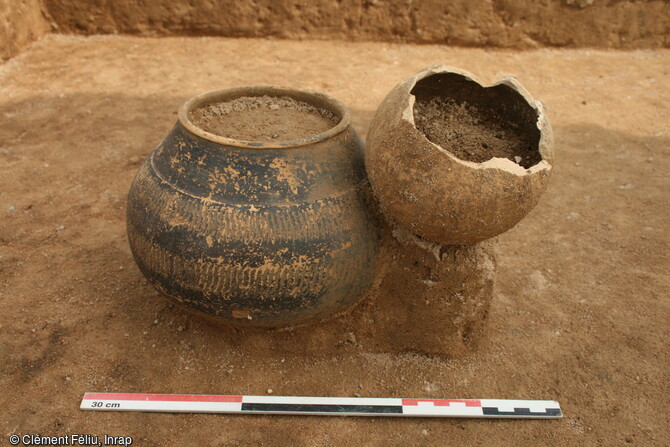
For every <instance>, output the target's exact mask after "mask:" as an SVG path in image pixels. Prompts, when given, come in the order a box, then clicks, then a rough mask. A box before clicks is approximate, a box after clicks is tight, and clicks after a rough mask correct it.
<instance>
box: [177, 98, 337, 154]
mask: <svg viewBox="0 0 670 447" xmlns="http://www.w3.org/2000/svg"><path fill="white" fill-rule="evenodd" d="M189 119H190V120H191V122H193V124H195V125H196V126H198V127H200V128H202V129H204V130H206V131H207V132H210V133H213V134H216V135H219V136H222V137H226V138H232V139H235V140H243V141H254V142H264V143H267V142H277V141H293V140H301V139H303V138H308V137H311V136H314V135H318V134H321V133H323V132H326V131H328V130H330V129H331V128H333V127H334V126H335V125H336V124H337V122H338V121H339V119H338V118H337V117H336V116H335V115H334V114H333V113H331V112H330V111H328V110H325V109H321V108H318V107H315V106H313V105H311V104H308V103H306V102H302V101H297V100H295V99H293V98H290V97H288V96H277V97H274V96H243V97H240V98H236V99H233V100H230V101H225V102H218V103H212V104H207V105H205V106H203V107H200V108H198V109H195V110H193V111H191V112H190V113H189Z"/></svg>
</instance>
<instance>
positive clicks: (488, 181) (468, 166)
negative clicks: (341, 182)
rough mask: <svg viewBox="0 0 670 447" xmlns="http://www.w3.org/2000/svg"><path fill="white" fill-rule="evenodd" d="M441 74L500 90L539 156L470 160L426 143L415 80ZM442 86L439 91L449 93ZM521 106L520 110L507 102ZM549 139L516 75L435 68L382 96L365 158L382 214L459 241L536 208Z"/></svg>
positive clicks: (493, 231) (497, 230) (424, 233)
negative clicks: (490, 76)
mask: <svg viewBox="0 0 670 447" xmlns="http://www.w3.org/2000/svg"><path fill="white" fill-rule="evenodd" d="M444 75H448V76H450V77H455V78H458V79H459V80H467V81H468V82H470V81H471V82H474V83H476V84H477V85H478V86H479V88H480V89H481V91H484V90H487V89H493V90H496V91H503V92H504V94H505V95H501V96H503V98H506V99H507V100H508V101H509V103H508V104H507V105H506V107H507V108H506V110H508V111H509V110H513V109H514V108H515V107H518V108H523V109H524V110H525V111H526V115H527V116H532V119H529V122H530V124H531V125H533V126H535V127H536V131H537V132H538V135H539V136H538V142H537V150H538V153H539V155H540V157H541V160H540V161H539V162H538V163H537V164H535V165H534V166H532V167H530V168H528V169H525V168H523V167H521V166H520V165H518V164H516V163H514V162H513V161H510V160H507V159H503V158H491V159H490V160H488V161H486V162H483V163H475V162H470V161H464V160H461V159H459V158H457V157H456V156H455V155H453V154H452V153H450V152H448V151H446V150H445V149H443V148H442V147H440V146H438V145H437V144H435V143H433V142H431V141H429V140H428V138H426V136H425V135H424V134H423V132H421V131H420V130H419V129H417V128H416V126H415V123H414V111H413V108H414V99H415V98H414V95H413V93H412V91H413V89H414V88H415V87H416V86H417V84H418V83H419V82H421V81H423V80H425V79H429V78H431V77H433V76H444ZM447 85H448V84H447ZM442 88H443V89H444V90H443V91H439V90H438V92H437V93H445V91H446V92H447V93H448V92H449V89H448V87H442ZM456 94H458V92H456ZM510 97H512V98H513V99H514V100H515V101H510ZM519 103H521V104H522V105H523V107H522V106H521V105H518V106H513V105H512V104H519ZM526 109H527V110H526ZM553 144H554V143H553V132H552V129H551V125H550V124H549V119H548V117H547V114H546V111H545V109H544V106H543V104H542V103H541V102H539V101H535V100H534V99H533V98H532V97H531V96H530V94H529V93H528V92H527V91H526V90H525V89H524V88H523V86H521V84H519V83H518V81H516V80H515V79H513V78H504V79H502V80H500V81H498V82H497V83H495V84H493V85H490V86H487V85H486V84H484V83H482V82H480V81H478V80H477V79H476V78H475V77H474V76H473V75H472V74H470V73H468V72H465V71H463V70H460V69H457V68H454V67H448V66H434V67H430V68H428V69H426V70H423V71H421V72H419V73H417V74H416V75H414V76H412V77H410V78H409V79H407V80H406V81H404V82H402V83H401V84H398V85H397V86H395V87H394V88H393V90H391V91H390V92H389V93H388V95H387V96H386V98H384V100H383V101H382V103H381V105H380V106H379V108H378V109H377V111H376V113H375V116H374V117H373V119H372V121H371V123H370V129H369V132H368V137H367V144H366V153H365V158H366V160H365V161H366V167H367V172H368V175H369V177H370V182H371V184H372V188H373V190H374V192H375V194H376V196H377V198H378V200H379V204H380V207H381V208H382V210H383V211H384V213H385V214H386V215H387V216H389V217H390V218H392V220H394V221H395V222H398V223H399V224H400V225H401V226H402V227H404V228H406V229H407V230H409V231H410V232H411V233H413V234H415V235H418V236H421V237H422V238H424V239H428V240H430V241H434V242H438V243H440V244H445V245H462V244H473V243H477V242H480V241H483V240H485V239H488V238H491V237H494V236H497V235H499V234H501V233H503V232H505V231H507V230H509V229H510V228H512V227H513V226H514V225H516V224H517V223H518V222H519V221H520V220H521V219H523V217H524V216H526V214H528V213H529V212H530V210H532V209H533V207H535V205H536V204H537V203H538V201H539V200H540V197H541V196H542V194H543V193H544V191H545V189H546V188H547V184H548V182H549V178H550V175H551V170H552V161H553Z"/></svg>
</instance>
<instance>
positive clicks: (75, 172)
mask: <svg viewBox="0 0 670 447" xmlns="http://www.w3.org/2000/svg"><path fill="white" fill-rule="evenodd" d="M669 47H670V3H668V2H667V1H659V0H657V1H654V0H649V1H633V0H622V1H600V0H546V1H543V2H533V3H530V2H523V1H521V0H485V1H482V2H469V1H455V2H449V3H448V4H445V3H443V2H439V1H436V0H427V1H421V2H418V1H417V2H412V1H383V0H378V1H375V0H370V1H365V2H363V1H354V0H350V1H347V0H341V1H337V2H326V1H315V2H310V3H301V2H292V1H286V0H280V1H272V0H258V1H240V2H233V1H212V0H190V1H187V0H173V1H167V0H146V1H144V2H141V5H139V2H130V1H129V0H122V1H118V2H111V1H97V2H87V1H84V0H44V1H40V0H22V1H16V0H0V59H1V60H2V62H1V63H0V359H1V362H0V390H1V391H2V392H1V393H0V408H2V411H1V412H0V443H2V445H9V444H8V441H7V438H8V437H9V436H10V435H12V434H19V435H23V434H30V433H34V434H42V435H53V436H57V435H63V434H73V433H82V434H84V433H87V434H93V435H97V436H101V437H102V435H103V434H109V435H116V436H121V435H125V436H132V437H133V438H134V440H135V443H134V445H147V446H168V445H203V446H247V445H248V446H252V445H264V446H274V445H296V446H330V445H348V446H357V445H361V446H363V445H365V446H367V445H380V446H381V445H384V446H389V445H397V446H407V445H436V446H437V445H484V444H486V445H531V446H545V445H552V446H573V445H583V446H618V445H640V446H667V445H669V444H670V412H669V411H668V400H669V399H670V385H669V383H670V373H669V368H668V367H669V366H670V355H669V353H668V348H667V346H668V341H669V340H668V339H669V335H670V334H669V330H668V329H669V327H670V324H669V323H670V304H669V303H670V300H669V299H668V293H669V292H670V278H669V275H668V266H669V262H668V252H669V249H670V235H669V231H668V230H669V229H670V206H669V205H670V204H669V201H668V197H669V195H668V192H669V190H670V178H669V174H668V172H669V171H670V105H669V104H670V73H669V72H670V51H669V49H668V48H669ZM434 63H446V64H449V65H454V66H457V67H461V68H464V69H466V70H468V71H471V72H473V73H475V74H476V75H478V76H479V77H480V78H482V79H483V80H485V81H488V82H492V81H494V80H496V79H498V78H499V77H501V76H503V75H506V74H512V75H514V76H516V77H517V78H518V79H519V80H520V81H521V82H522V83H523V84H524V85H525V87H526V88H527V89H528V90H529V91H530V92H531V93H532V94H533V96H534V97H535V98H537V99H541V100H542V101H543V102H544V103H545V104H546V105H547V108H548V111H549V116H550V118H551V120H552V124H553V127H554V131H555V137H556V148H555V152H556V162H555V166H554V173H553V176H552V180H551V183H550V185H549V189H548V190H547V193H546V194H545V196H544V197H543V199H542V200H541V202H540V204H539V205H538V206H537V207H536V208H535V209H534V210H533V211H532V212H531V213H530V214H529V216H528V217H527V218H526V219H524V220H523V221H522V222H521V223H520V224H519V225H517V226H516V227H515V228H513V229H512V230H510V231H509V232H507V233H505V234H503V235H501V236H500V237H499V238H498V240H497V247H498V248H497V251H498V270H497V274H496V277H497V285H496V289H495V294H494V297H493V302H492V307H491V312H490V315H489V319H488V322H487V325H486V330H485V331H484V334H483V335H482V336H481V337H480V339H479V340H478V343H477V346H476V347H475V348H474V349H472V350H471V351H470V352H468V353H465V354H463V355H460V356H457V357H451V358H448V357H440V356H429V355H424V354H421V353H418V352H402V353H399V352H380V351H379V350H378V349H372V347H371V346H370V345H368V344H367V343H366V342H365V341H364V340H363V339H362V338H361V337H360V334H357V333H356V330H355V328H356V327H359V326H357V325H356V324H353V323H351V319H352V318H355V317H356V312H354V313H353V314H351V315H349V316H344V317H341V318H340V319H338V320H337V321H335V322H330V323H327V324H330V325H331V326H328V327H333V328H337V331H334V332H333V334H335V335H333V334H330V335H329V336H326V335H324V334H328V331H324V330H321V331H314V333H312V334H310V331H308V330H307V331H306V330H296V331H284V332H279V333H272V334H266V333H262V332H247V331H239V330H232V329H226V328H221V327H220V326H218V325H216V324H214V323H212V322H210V321H207V320H204V319H202V318H200V317H198V316H195V315H193V314H190V313H186V312H184V311H183V310H182V309H181V308H179V307H178V306H175V305H172V304H171V303H170V302H169V301H167V300H166V299H165V298H163V297H162V296H160V294H158V292H156V291H155V290H154V289H153V288H152V287H151V286H150V285H148V284H147V283H146V281H145V280H144V279H143V277H142V275H141V274H140V272H139V271H138V270H137V268H136V267H135V264H134V262H133V259H132V256H131V254H130V250H129V248H128V243H127V239H126V234H125V200H126V194H127V192H128V189H129V187H130V182H131V181H132V177H133V175H134V174H135V172H136V171H137V169H138V167H139V164H140V163H141V161H142V160H143V159H144V157H146V155H147V154H148V153H149V152H150V151H151V149H152V148H153V147H155V146H156V145H157V144H158V143H159V142H160V141H161V140H162V139H163V137H164V136H165V135H166V134H167V132H168V131H169V129H170V128H171V126H172V125H173V123H174V121H175V120H176V111H177V109H178V107H179V106H180V105H181V104H182V103H183V102H184V101H185V100H186V99H188V98H190V97H192V96H194V95H196V94H199V93H201V92H203V91H206V90H212V89H217V88H224V87H231V86H237V85H249V84H281V85H290V86H294V87H300V88H307V89H313V90H318V91H322V92H324V93H327V94H329V95H331V96H333V97H335V98H337V99H339V100H340V101H342V102H343V103H344V104H346V105H347V106H348V107H349V108H350V109H351V111H352V120H353V124H354V126H355V127H356V129H357V130H358V131H359V133H360V134H361V136H363V137H365V135H366V132H367V127H368V124H369V121H370V119H371V118H372V115H373V113H374V110H375V109H376V107H377V105H378V104H379V102H380V101H381V100H382V98H383V97H384V96H385V95H386V93H387V92H388V91H389V90H390V89H391V88H392V87H393V86H394V85H395V84H396V83H398V82H400V81H402V80H404V79H406V78H407V77H408V76H410V75H412V74H413V73H415V72H417V71H419V70H420V69H422V68H423V67H425V66H428V65H431V64H434ZM414 280H417V279H416V278H408V279H407V281H408V284H411V281H414ZM408 299H411V297H408ZM378 304H379V305H381V304H380V303H378ZM417 324H422V322H417ZM424 324H426V328H425V330H426V331H432V330H439V325H433V324H432V322H426V323H424ZM352 328H353V329H352ZM338 331H339V332H338ZM269 390H271V391H272V393H273V394H275V395H317V396H370V397H387V396H388V397H391V396H398V397H425V398H518V399H524V398H527V399H552V400H554V399H555V400H558V401H560V403H561V406H562V408H563V410H564V413H565V417H564V418H563V419H561V420H556V421H510V420H503V421H490V420H469V419H463V420H460V419H392V418H319V417H278V416H228V415H197V414H178V415H172V414H150V413H113V412H110V413H100V412H83V411H80V410H79V402H80V400H81V397H82V395H83V393H84V392H86V391H118V392H157V393H202V394H267V393H268V392H269Z"/></svg>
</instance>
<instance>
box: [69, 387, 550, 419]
mask: <svg viewBox="0 0 670 447" xmlns="http://www.w3.org/2000/svg"><path fill="white" fill-rule="evenodd" d="M80 408H81V409H82V410H94V411H148V412H162V413H229V414H230V413H232V414H286V415H313V416H405V417H463V418H522V419H556V418H560V417H563V413H562V412H561V407H560V406H559V404H558V402H555V401H552V400H511V399H402V398H368V397H300V396H225V395H206V394H128V393H86V394H84V398H83V399H82V401H81V406H80Z"/></svg>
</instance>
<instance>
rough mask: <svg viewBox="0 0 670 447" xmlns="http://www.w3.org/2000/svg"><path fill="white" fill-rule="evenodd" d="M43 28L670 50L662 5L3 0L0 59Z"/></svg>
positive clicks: (491, 0)
mask: <svg viewBox="0 0 670 447" xmlns="http://www.w3.org/2000/svg"><path fill="white" fill-rule="evenodd" d="M49 26H51V27H53V29H54V30H56V31H57V32H62V33H75V34H100V33H102V34H115V33H127V34H136V35H142V36H168V35H212V36H228V37H275V38H284V39H306V38H309V39H341V40H354V41H361V40H369V41H391V42H414V43H437V44H449V45H459V46H474V47H484V46H487V47H502V48H518V49H526V48H537V47H598V48H619V49H632V48H659V47H669V46H670V2H668V1H664V0H544V1H535V2H528V1H526V0H481V1H472V0H454V1H449V2H444V1H442V0H422V1H412V0H337V1H332V0H315V1H309V2H307V1H295V0H247V1H236V0H145V1H142V2H137V1H134V0H113V1H112V0H96V1H90V0H0V57H2V58H3V59H6V58H7V57H11V56H12V55H14V54H16V53H17V52H18V51H19V50H20V48H21V47H22V46H24V45H26V44H27V43H29V42H31V41H32V40H35V39H36V38H39V37H40V36H42V35H43V34H44V33H45V32H46V31H47V30H48V29H49Z"/></svg>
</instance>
